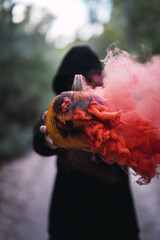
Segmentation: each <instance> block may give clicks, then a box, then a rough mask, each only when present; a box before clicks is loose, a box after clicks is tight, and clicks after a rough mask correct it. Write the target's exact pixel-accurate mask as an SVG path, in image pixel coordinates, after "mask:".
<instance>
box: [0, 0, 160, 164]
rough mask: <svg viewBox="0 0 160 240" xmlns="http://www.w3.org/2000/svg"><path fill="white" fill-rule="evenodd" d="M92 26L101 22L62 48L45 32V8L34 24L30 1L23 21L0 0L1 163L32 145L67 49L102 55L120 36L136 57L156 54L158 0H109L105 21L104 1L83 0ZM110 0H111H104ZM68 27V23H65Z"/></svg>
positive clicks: (7, 1)
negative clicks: (82, 46)
mask: <svg viewBox="0 0 160 240" xmlns="http://www.w3.org/2000/svg"><path fill="white" fill-rule="evenodd" d="M83 1H84V2H85V4H86V8H87V9H88V14H89V18H88V21H89V23H90V24H91V25H95V24H97V23H98V24H100V25H101V27H103V31H102V33H101V34H99V35H96V34H93V35H92V36H91V37H90V38H89V39H88V40H86V41H84V40H83V41H82V40H81V39H80V37H79V35H78V33H77V37H76V40H74V42H71V43H69V44H68V45H67V46H65V47H63V48H57V47H56V44H55V42H54V41H52V42H51V41H47V39H46V35H47V32H48V30H49V28H50V26H51V23H52V22H53V21H54V20H55V16H53V15H51V14H50V13H47V12H46V11H45V12H44V14H43V17H42V18H41V19H40V21H39V22H37V23H36V24H32V23H31V21H30V19H31V17H32V5H31V6H26V8H25V17H24V18H23V19H22V21H19V22H15V21H14V19H13V18H14V9H15V7H16V3H14V2H13V1H12V0H0V123H1V127H0V158H1V159H2V161H1V163H3V162H4V161H6V160H10V159H14V158H15V157H17V156H20V155H22V154H25V153H26V152H28V151H29V150H30V149H31V147H32V129H33V126H34V124H35V123H36V121H37V120H38V119H39V117H40V116H41V115H42V113H43V112H44V111H45V110H46V109H47V107H48V105H49V103H50V101H51V100H52V98H53V97H54V94H53V93H52V90H51V82H52V77H53V75H54V74H55V72H56V70H57V67H58V66H59V63H60V61H61V59H62V57H63V56H64V54H65V53H66V51H67V50H68V49H69V48H70V47H71V46H73V45H76V44H88V45H89V46H91V47H92V48H93V49H94V50H95V51H96V52H97V54H98V55H99V57H100V58H101V59H104V57H105V55H106V48H107V47H108V46H109V45H110V44H111V43H113V42H115V41H119V42H120V46H122V48H123V49H125V50H127V51H129V52H136V53H138V54H139V56H140V58H139V59H140V60H142V61H144V60H145V59H148V58H149V57H150V56H151V55H152V54H159V53H160V3H159V0H152V1H151V0H110V2H111V6H112V9H111V16H110V20H109V21H107V22H104V21H101V20H100V19H99V18H98V14H97V9H98V6H99V5H100V4H102V3H104V2H105V0H83ZM107 1H109V0H107ZM66 27H67V28H69V26H66Z"/></svg>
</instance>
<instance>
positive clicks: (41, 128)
mask: <svg viewBox="0 0 160 240" xmlns="http://www.w3.org/2000/svg"><path fill="white" fill-rule="evenodd" d="M40 131H41V132H42V133H44V134H46V133H47V127H46V125H42V126H40Z"/></svg>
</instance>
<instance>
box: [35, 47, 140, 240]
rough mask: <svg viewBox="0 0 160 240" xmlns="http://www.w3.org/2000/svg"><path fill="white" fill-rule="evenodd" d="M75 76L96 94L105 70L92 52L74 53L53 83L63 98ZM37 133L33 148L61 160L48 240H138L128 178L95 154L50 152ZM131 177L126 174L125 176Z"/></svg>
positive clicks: (78, 49)
mask: <svg viewBox="0 0 160 240" xmlns="http://www.w3.org/2000/svg"><path fill="white" fill-rule="evenodd" d="M75 74H82V75H84V76H85V78H86V81H87V83H88V84H89V85H91V86H92V87H93V88H95V87H96V86H102V85H103V70H102V66H101V63H100V61H99V59H98V57H97V56H96V54H95V53H94V52H93V51H92V50H91V49H90V48H89V47H88V46H77V47H73V48H72V49H71V50H70V51H69V52H68V53H67V55H66V56H65V57H64V59H63V61H62V63H61V65H60V67H59V69H58V72H57V74H56V75H55V77H54V79H53V90H54V91H55V92H56V93H57V94H59V93H60V92H62V91H69V90H71V86H72V82H73V78H74V75H75ZM43 124H45V123H44V122H43V121H42V120H41V121H40V122H39V123H38V124H37V125H36V126H35V128H34V137H33V148H34V150H35V151H36V152H37V153H39V154H41V155H43V156H51V155H57V157H58V160H57V163H58V164H57V166H58V169H57V176H56V181H55V185H54V191H53V195H52V199H51V204H50V211H49V237H50V238H49V239H50V240H64V239H65V240H101V239H106V240H107V239H109V240H128V239H129V240H138V239H139V238H138V233H139V230H138V226H137V220H136V216H135V210H134V205H133V201H132V196H131V192H130V188H129V181H128V175H127V174H126V172H124V171H123V170H122V169H121V167H120V166H118V165H117V164H113V165H108V164H106V163H103V162H102V161H101V159H100V158H99V157H98V156H97V155H95V154H93V153H91V152H86V151H80V150H66V149H61V148H57V149H56V150H52V149H51V148H49V147H48V146H47V144H46V143H45V136H44V134H43V133H41V132H40V126H41V125H43ZM126 171H127V170H126Z"/></svg>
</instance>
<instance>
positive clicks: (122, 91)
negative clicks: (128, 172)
mask: <svg viewBox="0 0 160 240" xmlns="http://www.w3.org/2000/svg"><path fill="white" fill-rule="evenodd" d="M104 64H105V67H104V71H105V78H104V87H103V88H96V89H90V88H89V87H88V86H84V91H87V92H89V93H92V94H94V95H98V96H101V98H102V99H103V102H104V104H105V105H106V106H107V108H108V109H109V110H110V111H111V112H115V111H120V110H122V112H123V114H122V116H121V120H122V121H124V122H125V124H120V125H118V126H117V127H116V129H115V130H116V132H117V133H118V135H120V136H123V138H124V140H125V144H126V147H127V149H129V151H130V153H131V157H128V159H125V160H124V161H122V162H123V163H125V164H126V165H128V166H129V167H131V168H132V169H133V170H135V172H136V173H137V174H138V175H141V178H140V179H139V180H138V181H137V182H138V183H139V184H144V183H149V182H150V180H151V178H153V177H154V176H158V175H159V172H158V166H159V164H160V56H153V57H152V58H151V59H150V61H148V62H147V63H140V62H138V61H136V56H134V55H131V54H129V53H127V52H126V51H121V50H120V49H118V48H116V47H115V48H114V49H113V50H108V52H107V56H106V58H105V59H104ZM107 157H109V156H106V159H107ZM121 160H122V159H119V162H118V163H119V164H120V165H122V163H121V162H120V161H121ZM109 161H110V160H109ZM106 162H107V160H106Z"/></svg>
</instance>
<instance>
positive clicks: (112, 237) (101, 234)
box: [49, 168, 139, 240]
mask: <svg viewBox="0 0 160 240" xmlns="http://www.w3.org/2000/svg"><path fill="white" fill-rule="evenodd" d="M60 189H61V190H62V191H60ZM49 222H50V225H49V232H50V235H51V236H52V238H51V239H54V240H62V239H66V240H74V239H76V240H97V239H98V240H101V239H109V240H138V231H139V230H138V226H137V222H136V217H135V211H134V207H133V202H132V197H131V193H130V190H129V185H128V181H127V180H122V181H120V182H118V183H116V184H109V183H108V184H102V183H100V182H98V181H94V180H93V178H90V177H88V176H86V175H85V174H83V173H82V172H79V171H75V170H73V171H72V173H70V175H68V174H66V172H65V171H64V170H63V168H61V169H60V171H58V176H57V179H56V184H55V189H54V193H53V198H52V201H51V208H50V221H49Z"/></svg>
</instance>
